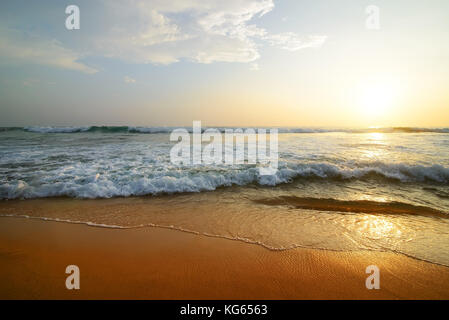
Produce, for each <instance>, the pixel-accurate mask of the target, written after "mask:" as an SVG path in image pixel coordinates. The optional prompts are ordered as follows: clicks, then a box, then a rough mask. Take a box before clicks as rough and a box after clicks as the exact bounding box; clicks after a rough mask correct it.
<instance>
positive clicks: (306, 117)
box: [0, 0, 449, 126]
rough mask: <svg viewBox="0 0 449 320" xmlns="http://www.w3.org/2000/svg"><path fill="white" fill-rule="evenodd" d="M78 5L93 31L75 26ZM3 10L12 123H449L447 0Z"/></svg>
mask: <svg viewBox="0 0 449 320" xmlns="http://www.w3.org/2000/svg"><path fill="white" fill-rule="evenodd" d="M70 4H75V5H77V6H78V7H79V8H80V18H81V19H80V21H81V28H80V30H71V31H69V30H67V29H66V28H65V19H66V17H67V15H66V14H65V7H66V6H67V5H70ZM368 5H376V6H377V7H378V8H379V10H380V11H379V12H380V16H379V17H380V29H379V30H369V29H367V28H366V26H365V21H366V19H367V14H366V12H365V9H366V7H367V6H368ZM0 9H1V10H0V84H1V86H0V113H1V117H0V125H1V126H23V125H91V124H97V125H103V124H105V125H189V124H191V122H192V120H202V121H203V122H205V123H206V124H207V125H282V126H284V125H289V126H370V125H381V126H390V125H407V126H446V125H449V112H448V111H447V110H448V102H449V97H448V93H447V87H448V76H449V59H448V58H449V42H448V41H447V39H448V31H449V3H448V2H447V1H437V0H431V1H426V2H423V1H404V0H396V1H375V0H372V1H363V0H359V1H357V0H352V1H349V0H341V1H332V0H315V1H298V0H296V1H293V0H282V1H271V0H230V1H218V0H210V1H196V0H183V1H181V0H174V1H165V0H164V1H163V0H151V1H150V0H149V1H134V0H123V1H100V0H98V1H70V2H65V1H32V2H31V1H9V0H6V1H2V2H1V3H0ZM364 92H367V93H364ZM360 95H362V96H363V95H364V96H363V97H362V98H360ZM379 95H380V96H382V98H383V99H379V98H378V97H376V96H379ZM370 99H371V100H372V99H374V100H375V102H376V103H377V104H372V103H369V102H366V101H367V100H370ZM360 101H362V102H360ZM373 109H375V110H373ZM380 110H381V111H382V112H380ZM375 111H376V112H375Z"/></svg>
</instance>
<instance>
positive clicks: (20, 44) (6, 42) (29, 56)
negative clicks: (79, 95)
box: [0, 26, 97, 74]
mask: <svg viewBox="0 0 449 320" xmlns="http://www.w3.org/2000/svg"><path fill="white" fill-rule="evenodd" d="M0 57H2V60H5V61H8V62H10V63H31V64H41V65H47V66H52V67H59V68H63V69H69V70H76V71H81V72H84V73H89V74H92V73H95V72H97V70H95V69H94V68H91V67H89V66H87V65H85V64H83V63H81V62H79V59H81V58H82V56H81V55H80V54H78V53H76V52H75V51H72V50H70V49H67V48H64V47H63V46H62V44H61V43H60V42H58V41H57V40H49V39H45V38H41V37H38V36H35V35H28V34H25V33H22V32H20V31H18V30H12V29H6V28H3V27H1V26H0Z"/></svg>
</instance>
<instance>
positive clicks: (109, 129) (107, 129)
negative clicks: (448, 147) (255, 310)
mask: <svg viewBox="0 0 449 320" xmlns="http://www.w3.org/2000/svg"><path fill="white" fill-rule="evenodd" d="M176 128H179V127H166V126H161V127H139V126H79V127H39V126H29V127H4V128H0V132H6V131H17V130H19V131H25V132H32V133H83V132H99V133H146V134H151V133H170V132H172V131H173V130H174V129H176ZM182 128H184V129H186V130H187V131H189V132H192V128H191V127H182ZM237 128H238V127H221V128H217V129H219V130H220V131H221V132H224V130H225V129H237ZM205 129H207V128H203V131H204V130H205ZM266 129H269V127H266ZM278 132H279V133H326V132H341V133H375V132H379V133H449V128H417V127H389V128H364V129H357V128H353V129H341V128H290V127H282V128H278Z"/></svg>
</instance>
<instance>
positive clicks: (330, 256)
mask: <svg viewBox="0 0 449 320" xmlns="http://www.w3.org/2000/svg"><path fill="white" fill-rule="evenodd" d="M0 221H1V223H0V283H1V285H0V298H1V299H449V268H447V267H444V266H440V265H436V264H431V263H427V262H424V261H420V260H416V259H412V258H409V257H406V256H404V255H401V254H396V253H391V252H390V253H386V252H374V251H358V252H335V251H328V250H313V249H303V248H297V249H291V250H284V251H272V250H268V249H266V248H264V247H261V246H259V245H255V244H248V243H244V242H242V241H236V240H228V239H221V238H215V237H207V236H202V235H195V234H191V233H186V232H181V231H178V230H169V229H163V228H157V227H146V228H137V229H110V228H100V227H90V226H87V225H82V224H69V223H62V222H51V221H40V220H34V219H23V218H5V217H2V218H1V220H0ZM71 264H75V265H77V266H79V268H80V274H81V283H80V287H81V288H80V290H67V289H66V288H65V279H66V277H67V275H66V274H65V268H66V266H67V265H71ZM372 264H374V265H377V266H378V267H379V268H380V272H381V280H380V286H381V289H380V290H367V289H366V288H365V279H366V277H367V275H366V274H365V268H366V266H368V265H372Z"/></svg>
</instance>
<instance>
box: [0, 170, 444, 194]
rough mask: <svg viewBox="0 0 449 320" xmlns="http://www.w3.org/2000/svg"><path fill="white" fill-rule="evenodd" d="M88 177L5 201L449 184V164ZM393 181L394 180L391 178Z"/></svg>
mask: <svg viewBox="0 0 449 320" xmlns="http://www.w3.org/2000/svg"><path fill="white" fill-rule="evenodd" d="M80 174H84V177H83V178H82V179H70V180H65V181H60V180H58V177H57V176H56V177H53V176H45V177H42V179H40V180H39V179H33V180H31V181H29V182H27V181H23V180H15V181H10V182H6V183H4V184H2V185H0V199H17V198H43V197H57V196H68V197H75V198H112V197H128V196H144V195H159V194H172V193H185V192H202V191H213V190H216V189H217V188H220V187H230V186H233V185H239V186H244V185H249V184H258V185H261V186H276V185H279V184H287V183H292V182H293V181H295V180H306V181H307V180H322V181H329V180H330V181H338V180H358V179H359V180H366V179H381V180H384V182H386V183H388V181H391V180H392V181H393V182H405V183H407V182H419V183H431V184H435V183H436V184H447V183H449V168H446V167H443V166H441V165H433V166H422V165H408V164H401V163H399V164H385V163H380V162H374V163H367V164H364V166H363V167H355V168H354V167H353V168H350V167H345V168H343V167H338V166H336V165H332V164H328V163H307V164H304V163H297V164H291V163H288V164H286V163H281V164H280V167H279V169H278V171H277V172H276V174H275V175H271V176H261V175H259V170H258V168H257V167H255V166H254V167H250V168H248V167H245V168H243V169H242V168H241V167H240V168H227V169H223V168H221V169H210V170H208V171H198V170H196V169H195V167H191V168H188V169H183V170H167V171H163V172H159V173H157V176H155V175H151V176H150V175H148V176H143V177H142V176H141V177H138V178H136V177H134V178H132V177H130V176H129V175H127V174H123V175H116V174H114V173H111V174H108V173H105V174H103V175H99V174H94V175H93V176H90V175H86V173H85V171H83V172H80ZM385 180H388V181H385Z"/></svg>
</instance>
